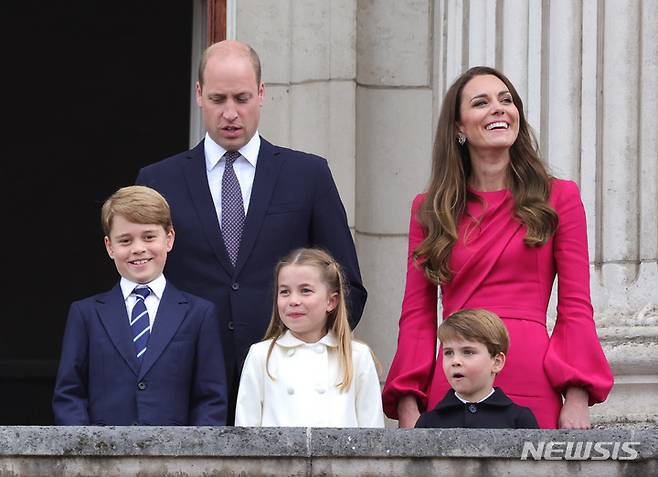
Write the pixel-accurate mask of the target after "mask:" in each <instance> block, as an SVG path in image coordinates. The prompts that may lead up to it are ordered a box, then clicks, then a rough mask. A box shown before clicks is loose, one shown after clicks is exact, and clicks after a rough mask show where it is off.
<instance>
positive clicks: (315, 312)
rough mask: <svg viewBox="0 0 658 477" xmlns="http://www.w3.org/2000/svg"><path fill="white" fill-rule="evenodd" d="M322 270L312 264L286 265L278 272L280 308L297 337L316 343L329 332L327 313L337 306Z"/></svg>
mask: <svg viewBox="0 0 658 477" xmlns="http://www.w3.org/2000/svg"><path fill="white" fill-rule="evenodd" d="M337 296H338V294H337V293H336V292H330V291H329V288H328V287H327V285H326V284H325V283H324V281H323V280H322V275H321V271H320V270H319V269H318V268H317V267H313V266H310V265H286V266H284V267H282V268H281V270H280V271H279V276H278V288H277V310H278V312H279V316H280V317H281V321H283V324H284V325H285V326H286V328H288V329H289V330H290V332H291V333H292V334H293V336H295V337H296V338H298V339H300V340H302V341H306V342H307V343H315V342H316V341H318V340H319V339H320V338H322V337H323V336H324V335H325V334H327V314H328V313H330V312H331V311H332V310H333V309H334V308H336V303H337Z"/></svg>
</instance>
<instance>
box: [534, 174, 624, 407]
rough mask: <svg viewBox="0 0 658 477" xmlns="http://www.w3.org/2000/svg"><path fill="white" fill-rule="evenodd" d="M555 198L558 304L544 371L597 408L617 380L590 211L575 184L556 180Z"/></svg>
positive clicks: (557, 384)
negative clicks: (598, 316)
mask: <svg viewBox="0 0 658 477" xmlns="http://www.w3.org/2000/svg"><path fill="white" fill-rule="evenodd" d="M552 197H554V204H553V206H554V207H555V210H556V211H557V213H558V217H559V224H558V228H557V231H556V233H555V238H554V243H553V257H554V260H555V266H556V271H557V277H558V305H557V320H556V323H555V328H554V329H553V334H552V335H551V339H550V342H549V346H548V350H547V352H546V356H545V357H544V370H545V372H546V375H547V376H548V379H549V381H550V382H551V385H552V386H553V388H554V389H556V390H558V391H559V392H561V393H563V394H564V393H566V390H567V389H568V388H570V387H572V386H575V387H581V388H584V389H585V390H586V391H587V392H588V394H589V403H590V405H592V404H595V403H597V402H602V401H604V400H605V399H606V397H607V396H608V393H609V392H610V389H611V388H612V385H613V377H612V372H611V370H610V365H609V364H608V360H607V359H606V357H605V354H604V353H603V349H602V348H601V343H600V342H599V338H598V336H597V333H596V326H595V324H594V318H593V310H592V303H591V300H590V289H589V257H588V251H587V225H586V219H585V208H584V207H583V203H582V201H581V199H580V192H579V191H578V186H577V185H576V183H575V182H572V181H559V180H554V181H553V193H552Z"/></svg>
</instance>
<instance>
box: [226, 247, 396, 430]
mask: <svg viewBox="0 0 658 477" xmlns="http://www.w3.org/2000/svg"><path fill="white" fill-rule="evenodd" d="M274 296H275V297H276V300H274V306H273V310H272V319H271V321H270V325H269V327H268V329H267V332H266V333H265V338H264V341H261V342H260V343H256V344H254V345H252V346H251V348H250V349H249V354H248V355H247V359H246V361H245V363H244V367H243V369H242V377H241V379H240V388H239V390H238V400H237V407H236V414H235V425H236V426H298V427H384V414H383V412H382V401H381V392H380V387H379V378H378V376H377V369H376V367H375V363H374V359H373V356H372V353H371V352H370V349H369V348H368V346H367V345H365V344H363V343H361V342H358V341H352V332H351V330H350V327H349V323H348V320H347V304H346V302H345V279H344V278H343V274H342V272H341V270H340V266H339V265H338V263H336V261H335V260H334V259H333V258H331V256H329V255H328V254H327V253H326V252H324V251H322V250H318V249H298V250H295V251H293V252H292V253H290V254H289V255H288V256H287V257H286V258H284V259H283V260H281V261H280V262H279V264H278V265H277V267H276V270H275V280H274Z"/></svg>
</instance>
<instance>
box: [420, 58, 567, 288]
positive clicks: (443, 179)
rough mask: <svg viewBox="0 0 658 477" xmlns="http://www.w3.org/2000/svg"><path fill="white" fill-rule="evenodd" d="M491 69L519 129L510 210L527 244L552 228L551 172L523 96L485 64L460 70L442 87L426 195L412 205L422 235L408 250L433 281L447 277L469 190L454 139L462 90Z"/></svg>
mask: <svg viewBox="0 0 658 477" xmlns="http://www.w3.org/2000/svg"><path fill="white" fill-rule="evenodd" d="M481 75H494V76H496V77H497V78H499V79H500V80H501V81H502V82H503V83H505V86H507V88H508V89H509V92H510V94H511V95H512V99H513V101H514V105H515V106H516V107H517V109H518V111H519V134H518V136H517V138H516V141H514V144H512V146H511V147H510V167H509V170H508V176H509V179H508V180H509V183H510V184H511V188H512V195H513V197H514V204H515V210H514V212H515V215H516V216H517V217H518V218H519V219H520V220H521V222H523V224H524V225H525V226H526V235H525V238H524V239H523V240H524V242H525V244H526V245H527V246H529V247H536V246H539V245H543V244H545V243H546V242H547V241H548V240H549V239H550V238H551V237H552V236H553V234H554V233H555V230H556V228H557V223H558V217H557V214H556V213H555V210H553V208H552V207H551V206H550V205H549V203H548V198H549V195H550V184H551V176H550V175H549V174H548V172H547V170H546V168H545V167H544V164H543V163H542V162H541V160H540V158H539V148H538V146H537V140H536V139H535V137H534V135H533V134H532V131H531V130H530V127H529V126H528V123H527V122H526V119H525V114H524V112H523V102H522V101H521V97H520V96H519V94H518V93H517V91H516V89H515V88H514V85H512V83H511V82H510V80H509V79H508V78H507V77H506V76H505V75H503V74H502V73H500V72H499V71H497V70H495V69H494V68H489V67H486V66H476V67H473V68H471V69H469V70H468V71H466V72H465V73H464V74H462V75H461V76H460V77H459V78H457V80H456V81H455V82H454V83H453V84H452V86H450V88H449V89H448V91H447V93H446V95H445V98H444V99H443V104H442V105H441V113H440V115H439V122H438V125H437V128H436V136H435V139H434V149H433V153H432V174H431V177H430V184H429V187H428V191H427V196H426V197H425V200H424V201H423V203H422V204H421V206H420V208H419V211H418V217H417V219H418V221H419V222H420V224H421V225H422V226H423V227H424V228H425V231H426V232H427V236H426V237H425V239H424V240H423V241H422V242H421V243H420V244H419V245H418V247H416V249H415V250H414V251H413V260H414V262H415V263H416V265H417V266H420V267H422V268H423V270H424V272H425V276H426V277H427V279H428V280H430V281H431V282H432V283H434V284H436V285H440V284H445V283H448V282H449V281H450V279H451V278H452V271H451V270H450V267H449V259H450V253H451V251H452V248H453V246H454V245H455V242H457V237H458V233H457V226H458V224H459V221H460V219H461V218H462V215H463V214H464V212H465V210H466V202H467V200H468V199H469V198H471V196H472V195H473V194H471V193H470V192H469V191H468V189H467V187H466V184H467V182H468V178H469V176H470V174H471V159H470V155H469V152H468V147H467V146H466V145H465V146H460V145H459V144H458V143H457V125H456V123H457V122H458V121H459V120H460V106H461V95H462V90H463V89H464V86H465V85H466V83H468V82H469V81H470V80H471V79H472V78H474V77H475V76H481Z"/></svg>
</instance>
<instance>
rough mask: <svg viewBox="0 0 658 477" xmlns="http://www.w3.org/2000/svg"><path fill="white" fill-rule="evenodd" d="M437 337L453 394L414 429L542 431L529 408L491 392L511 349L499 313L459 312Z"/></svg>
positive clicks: (421, 417)
mask: <svg viewBox="0 0 658 477" xmlns="http://www.w3.org/2000/svg"><path fill="white" fill-rule="evenodd" d="M438 335H439V339H440V340H441V346H442V349H443V372H444V373H445V375H446V379H447V380H448V383H450V386H452V389H451V390H450V391H448V393H447V394H446V395H445V397H444V398H443V400H442V401H440V402H439V403H438V404H437V405H436V407H435V408H434V409H433V410H431V411H427V412H424V413H422V414H421V415H420V417H419V418H418V421H417V422H416V427H443V428H445V427H470V428H472V427H482V428H490V429H536V428H537V427H538V426H537V420H536V419H535V416H534V414H532V411H531V410H530V409H528V408H527V407H523V406H519V405H517V404H514V402H512V400H511V399H510V398H508V397H507V395H506V394H505V393H504V392H503V391H502V389H500V388H494V387H493V382H494V378H495V377H496V374H498V373H499V372H500V371H502V369H503V366H505V355H506V354H507V350H508V348H509V334H508V333H507V328H505V324H504V323H503V321H502V320H501V319H500V318H499V317H498V316H497V315H496V314H495V313H491V312H489V311H487V310H460V311H457V312H455V313H453V314H452V315H450V316H449V317H448V318H446V319H445V320H443V322H442V323H441V326H439V332H438Z"/></svg>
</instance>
